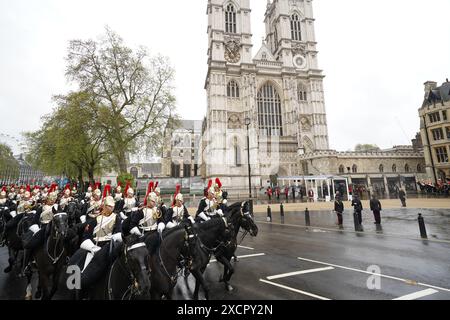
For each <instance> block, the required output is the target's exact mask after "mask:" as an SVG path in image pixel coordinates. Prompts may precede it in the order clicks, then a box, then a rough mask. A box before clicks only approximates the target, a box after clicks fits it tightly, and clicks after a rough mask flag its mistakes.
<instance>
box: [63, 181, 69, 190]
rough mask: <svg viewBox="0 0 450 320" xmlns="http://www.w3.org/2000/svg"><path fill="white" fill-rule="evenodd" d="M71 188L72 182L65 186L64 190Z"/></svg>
mask: <svg viewBox="0 0 450 320" xmlns="http://www.w3.org/2000/svg"><path fill="white" fill-rule="evenodd" d="M66 190H70V183H68V184H66V187H65V188H64V191H66Z"/></svg>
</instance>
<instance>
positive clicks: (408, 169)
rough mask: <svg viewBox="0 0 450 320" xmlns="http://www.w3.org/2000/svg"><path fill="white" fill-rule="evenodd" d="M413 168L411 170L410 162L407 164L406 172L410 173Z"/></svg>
mask: <svg viewBox="0 0 450 320" xmlns="http://www.w3.org/2000/svg"><path fill="white" fill-rule="evenodd" d="M410 171H411V170H410V167H409V164H406V165H405V172H406V173H409V172H410Z"/></svg>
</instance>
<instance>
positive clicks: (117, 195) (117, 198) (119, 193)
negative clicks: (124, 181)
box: [114, 182, 123, 203]
mask: <svg viewBox="0 0 450 320" xmlns="http://www.w3.org/2000/svg"><path fill="white" fill-rule="evenodd" d="M122 198H123V195H122V186H121V185H120V182H119V185H118V186H117V187H116V190H115V193H114V201H115V202H116V203H117V202H119V201H120V200H122Z"/></svg>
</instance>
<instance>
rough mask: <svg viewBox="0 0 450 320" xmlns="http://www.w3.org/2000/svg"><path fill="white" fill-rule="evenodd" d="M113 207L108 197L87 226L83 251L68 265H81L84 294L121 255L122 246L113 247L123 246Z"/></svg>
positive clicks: (110, 197)
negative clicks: (119, 253) (117, 243)
mask: <svg viewBox="0 0 450 320" xmlns="http://www.w3.org/2000/svg"><path fill="white" fill-rule="evenodd" d="M105 190H107V193H108V192H110V191H111V187H110V186H109V185H107V186H105ZM114 205H115V202H114V198H113V197H112V196H110V195H108V196H106V197H105V199H104V203H103V205H102V211H101V214H100V215H99V216H97V217H96V218H95V219H92V220H91V221H89V222H88V224H87V225H86V228H85V230H84V233H83V237H82V240H83V242H82V243H81V246H80V249H79V250H78V251H77V252H76V253H75V254H74V255H73V257H72V258H71V261H70V262H69V265H79V266H80V267H81V268H82V274H81V288H82V290H83V289H88V288H89V287H91V286H92V285H93V284H95V283H96V282H97V281H98V280H99V279H100V278H101V277H102V276H103V275H104V273H105V271H106V270H107V268H108V267H109V265H110V263H113V262H114V260H115V258H116V257H117V255H118V252H117V251H118V250H119V249H120V246H114V243H115V242H120V243H121V242H122V234H121V220H120V217H119V215H117V214H115V213H114V212H113V210H114Z"/></svg>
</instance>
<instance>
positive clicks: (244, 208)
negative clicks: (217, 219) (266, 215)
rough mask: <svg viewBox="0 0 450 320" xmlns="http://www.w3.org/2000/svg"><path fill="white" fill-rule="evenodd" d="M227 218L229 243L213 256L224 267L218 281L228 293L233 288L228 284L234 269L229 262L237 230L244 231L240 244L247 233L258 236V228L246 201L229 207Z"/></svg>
mask: <svg viewBox="0 0 450 320" xmlns="http://www.w3.org/2000/svg"><path fill="white" fill-rule="evenodd" d="M228 216H229V217H228V224H229V227H230V231H231V234H230V241H229V243H227V244H226V245H225V246H222V247H219V248H218V249H217V250H216V251H215V252H214V255H215V257H216V259H217V261H218V262H220V263H221V264H223V266H224V274H223V277H222V278H221V279H220V282H223V283H224V284H225V288H226V289H227V290H228V291H232V290H233V287H232V286H231V285H230V284H229V282H230V280H231V277H232V276H233V274H234V268H233V266H232V264H231V260H232V258H233V257H235V253H236V250H237V247H238V240H237V237H238V234H239V230H240V229H241V228H242V229H243V230H244V234H243V236H242V238H241V239H240V242H242V241H243V240H244V238H245V236H246V234H247V233H249V234H250V235H251V236H252V237H256V236H257V235H258V226H257V225H256V224H255V221H254V219H253V217H252V215H251V213H250V205H249V202H248V201H246V202H243V203H235V204H233V205H231V206H230V207H229V208H228Z"/></svg>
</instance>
